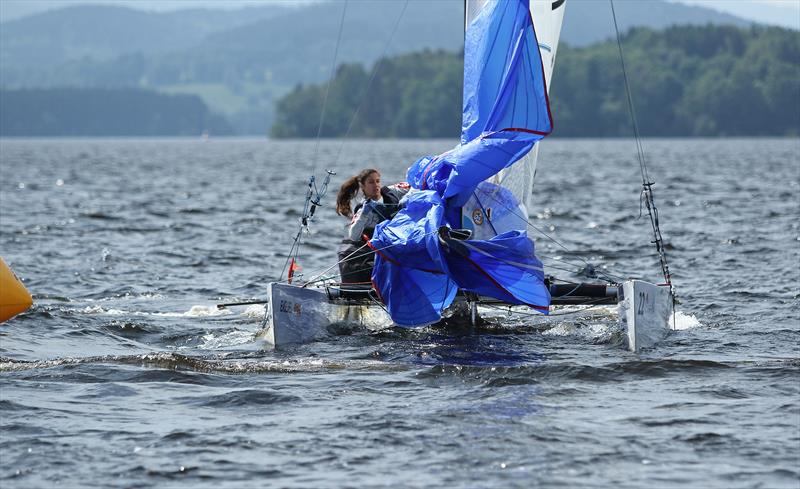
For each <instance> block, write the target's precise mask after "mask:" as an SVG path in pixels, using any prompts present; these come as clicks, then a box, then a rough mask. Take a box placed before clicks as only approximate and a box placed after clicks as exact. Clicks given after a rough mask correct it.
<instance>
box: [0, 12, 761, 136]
mask: <svg viewBox="0 0 800 489" xmlns="http://www.w3.org/2000/svg"><path fill="white" fill-rule="evenodd" d="M344 5H345V4H344V2H341V1H332V2H327V3H321V4H312V5H291V6H290V5H289V4H282V5H275V4H270V5H269V6H264V7H258V8H249V9H242V10H181V11H174V12H168V13H153V12H143V11H138V10H132V9H128V8H122V7H108V6H75V7H70V8H64V9H61V10H54V11H49V12H45V13H42V14H38V15H33V16H30V17H26V18H22V19H18V20H15V21H11V22H6V23H3V24H0V84H1V85H2V86H3V87H5V88H30V87H60V86H71V87H140V88H147V89H154V90H158V91H161V92H164V93H169V94H190V95H197V96H199V97H201V98H202V99H203V101H204V102H205V103H206V104H207V105H208V106H209V107H210V109H211V110H213V111H215V112H217V113H220V114H224V115H225V116H226V117H228V119H229V120H230V121H231V123H232V124H233V125H234V127H235V128H236V130H237V131H238V132H240V133H244V134H265V133H266V131H267V129H268V127H269V126H270V124H271V121H272V117H273V112H274V105H275V101H276V100H277V99H278V98H279V97H281V96H283V95H284V94H286V93H287V92H288V91H289V90H291V89H292V88H293V87H294V86H295V85H297V84H298V83H300V84H309V83H318V82H321V81H323V80H325V79H327V78H328V77H329V75H330V70H331V64H332V62H333V60H334V52H335V50H336V40H337V36H338V33H339V22H340V18H341V15H342V9H343V7H344ZM404 5H405V4H404V2H400V1H386V0H359V1H351V2H349V3H348V4H347V12H346V16H345V22H344V26H343V30H342V36H341V43H340V45H339V46H338V54H337V57H336V59H337V64H341V63H345V62H349V63H360V64H363V65H367V66H368V65H370V64H371V63H373V62H374V61H375V60H376V59H378V58H379V57H381V56H382V55H383V54H388V55H397V54H403V53H410V52H416V51H420V50H423V49H431V50H438V49H444V50H447V51H452V52H458V51H460V50H461V48H462V44H463V25H462V22H463V13H462V12H463V6H462V5H463V3H462V0H425V1H418V0H411V1H410V2H408V4H407V7H406V9H405V10H404V11H403V8H404ZM616 5H617V15H618V19H619V22H620V27H621V28H622V29H627V28H628V27H630V26H650V27H654V28H661V27H664V26H666V25H671V24H681V23H695V24H697V23H699V24H705V23H709V22H710V23H718V24H720V23H721V24H738V25H742V24H746V22H745V21H743V20H741V19H738V18H736V17H733V16H730V15H726V14H721V13H718V12H715V11H713V10H709V9H703V8H698V7H690V6H686V5H683V4H673V3H668V2H665V1H662V0H616ZM401 12H402V17H400V14H401ZM398 19H400V22H399V23H398ZM395 27H396V31H395ZM392 33H394V36H393V37H392V41H391V43H390V44H389V47H388V51H386V53H384V49H385V46H386V43H387V41H388V40H389V38H390V36H391V35H392ZM612 33H613V24H612V21H611V16H610V9H609V4H608V2H607V1H605V0H569V2H568V6H567V13H566V17H565V23H564V28H563V35H562V42H564V43H566V44H571V45H575V46H582V45H586V44H587V43H591V42H594V41H597V40H600V39H605V38H608V37H610V36H611V35H612Z"/></svg>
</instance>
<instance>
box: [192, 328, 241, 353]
mask: <svg viewBox="0 0 800 489" xmlns="http://www.w3.org/2000/svg"><path fill="white" fill-rule="evenodd" d="M253 338H254V337H253V333H252V332H250V331H238V330H237V331H230V332H228V333H223V334H220V335H216V334H214V333H208V334H205V335H203V342H202V343H200V344H199V345H198V348H202V349H204V350H217V349H220V348H226V347H230V346H237V345H244V344H247V343H251V342H252V341H253Z"/></svg>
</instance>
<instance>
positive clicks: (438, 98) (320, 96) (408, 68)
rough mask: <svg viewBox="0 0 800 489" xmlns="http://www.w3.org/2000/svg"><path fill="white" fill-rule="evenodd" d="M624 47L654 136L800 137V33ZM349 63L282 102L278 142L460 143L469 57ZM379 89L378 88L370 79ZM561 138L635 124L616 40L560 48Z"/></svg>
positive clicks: (626, 129) (664, 35) (623, 130)
mask: <svg viewBox="0 0 800 489" xmlns="http://www.w3.org/2000/svg"><path fill="white" fill-rule="evenodd" d="M622 48H623V51H624V54H625V63H626V68H627V71H628V77H629V79H630V82H631V85H632V95H633V100H634V104H635V108H636V114H637V119H638V122H639V125H640V129H641V132H642V134H643V135H645V136H675V137H679V136H767V135H775V136H778V135H800V33H798V32H797V31H792V30H787V29H782V28H777V27H755V26H754V27H751V28H738V27H733V26H714V25H707V26H674V27H670V28H667V29H664V30H659V31H656V30H652V29H648V28H634V29H632V30H630V31H629V32H628V33H626V34H625V35H624V36H623V38H622ZM373 70H374V75H373V71H372V70H367V69H366V68H365V67H364V66H362V65H360V64H344V65H342V66H340V67H339V69H338V70H337V71H336V73H335V76H334V78H333V79H332V80H331V81H330V86H329V87H328V84H320V85H308V86H303V85H298V86H296V87H295V88H294V89H293V90H292V91H291V92H290V93H289V94H287V95H286V96H284V97H283V98H282V99H280V100H279V101H278V103H277V107H276V109H277V114H276V121H275V123H274V125H273V126H272V129H271V135H272V136H274V137H315V136H316V135H317V130H318V124H319V120H320V114H321V111H322V103H323V100H324V99H325V97H326V92H327V107H326V110H325V119H324V123H323V125H322V128H321V135H322V136H323V137H343V136H354V137H387V138H391V137H454V136H457V135H458V134H459V132H460V127H461V96H462V87H463V74H462V71H463V53H449V52H445V51H423V52H419V53H414V54H408V55H401V56H395V57H390V58H385V59H381V60H379V61H378V62H377V64H376V66H375V67H373ZM371 78H372V80H371V81H370V79H371ZM550 100H551V108H552V111H553V117H554V120H555V130H554V133H553V134H554V135H556V136H567V137H573V136H583V137H617V136H629V135H630V134H631V120H630V115H629V113H628V106H627V101H626V95H625V88H624V80H623V74H622V70H621V68H620V59H619V51H618V47H617V44H616V42H615V41H606V42H601V43H596V44H593V45H591V46H588V47H583V48H572V47H570V46H567V45H563V44H562V46H561V47H560V48H559V52H558V59H557V61H556V67H555V72H554V75H553V82H552V87H551V90H550Z"/></svg>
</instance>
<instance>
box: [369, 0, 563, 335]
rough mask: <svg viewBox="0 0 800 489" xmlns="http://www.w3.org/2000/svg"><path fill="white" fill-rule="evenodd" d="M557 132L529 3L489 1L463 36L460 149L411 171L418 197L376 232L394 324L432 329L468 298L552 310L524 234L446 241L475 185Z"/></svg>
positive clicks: (383, 289)
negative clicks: (462, 296) (460, 298)
mask: <svg viewBox="0 0 800 489" xmlns="http://www.w3.org/2000/svg"><path fill="white" fill-rule="evenodd" d="M551 131H552V118H551V115H550V108H549V102H548V99H547V89H546V86H545V79H544V72H543V70H542V60H541V57H540V54H539V47H538V43H537V41H536V35H535V33H534V29H533V24H532V21H531V17H530V8H529V4H528V0H490V1H489V2H487V4H486V5H485V6H484V7H483V8H482V9H481V11H480V12H479V13H478V15H477V17H476V18H475V19H474V20H473V21H472V22H471V24H470V25H469V27H468V28H467V31H466V34H465V46H464V102H463V116H462V134H461V144H459V145H458V146H456V147H455V148H454V149H452V150H450V151H448V152H446V153H443V154H441V155H438V156H436V157H430V156H427V157H423V158H421V159H420V160H418V161H417V162H416V163H415V164H414V165H413V166H412V167H411V168H410V169H409V171H408V176H407V178H408V182H409V183H410V184H411V185H412V187H414V188H415V189H419V190H420V191H418V192H416V193H413V194H410V195H409V196H408V197H407V198H406V205H405V208H403V209H401V211H400V212H399V213H398V214H397V215H396V216H395V217H394V218H393V219H392V220H391V221H385V222H383V223H381V224H380V225H378V226H377V227H376V229H375V234H374V238H373V239H372V241H371V242H370V246H371V247H372V248H373V249H375V250H377V253H376V260H375V267H374V269H373V275H372V279H373V285H374V286H375V288H376V290H377V291H378V293H379V294H380V296H381V298H382V300H383V301H384V303H385V304H386V305H387V307H388V310H389V313H390V314H391V316H392V319H393V321H394V322H395V323H397V324H399V325H405V326H416V325H423V324H429V323H432V322H435V321H437V320H438V319H440V318H441V312H442V311H443V310H444V308H445V307H447V306H449V305H450V304H451V303H452V301H453V299H454V298H455V294H456V289H463V290H467V291H472V292H475V293H478V294H480V295H487V296H490V297H495V298H498V299H501V300H504V301H506V302H510V303H514V304H525V305H529V306H532V307H534V308H536V309H537V310H540V311H542V312H546V310H547V307H548V306H549V303H550V295H549V291H548V290H547V287H546V286H545V285H544V273H543V271H542V264H541V262H540V261H539V260H538V259H537V258H536V256H535V254H534V246H533V242H532V241H531V240H530V239H529V238H528V237H527V234H526V230H525V229H520V230H518V231H514V232H508V233H503V234H500V235H498V236H495V237H494V238H492V239H490V240H467V241H463V242H457V241H454V240H452V239H448V238H447V235H446V233H445V234H444V235H442V237H440V235H439V228H441V227H443V226H450V227H454V228H456V227H460V223H461V216H460V214H461V206H463V205H464V204H465V203H466V202H467V200H468V199H469V197H470V196H471V195H472V194H473V192H474V191H475V189H476V188H477V186H478V184H480V183H481V182H482V181H484V180H486V179H487V178H490V177H492V176H493V175H495V174H497V173H498V172H499V171H500V170H502V169H504V168H506V167H508V166H510V165H512V164H513V163H514V162H516V161H517V160H519V159H520V158H522V157H523V156H525V154H527V153H528V152H529V151H530V150H531V149H532V148H533V146H534V144H536V142H537V141H538V140H540V139H542V138H543V137H544V136H546V135H547V134H549V133H550V132H551Z"/></svg>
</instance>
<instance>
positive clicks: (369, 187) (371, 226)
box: [336, 168, 410, 284]
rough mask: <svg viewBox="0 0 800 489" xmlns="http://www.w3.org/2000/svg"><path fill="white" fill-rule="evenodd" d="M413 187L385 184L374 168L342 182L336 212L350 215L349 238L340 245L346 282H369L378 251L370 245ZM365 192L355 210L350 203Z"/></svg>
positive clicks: (341, 262)
mask: <svg viewBox="0 0 800 489" xmlns="http://www.w3.org/2000/svg"><path fill="white" fill-rule="evenodd" d="M409 189H410V187H409V185H408V184H407V183H405V182H401V183H397V184H394V185H391V186H386V187H383V186H381V174H380V172H379V171H378V170H376V169H374V168H367V169H365V170H362V171H361V172H360V173H359V174H358V175H354V176H352V177H350V178H348V179H347V180H345V182H344V183H343V184H342V186H341V188H340V189H339V194H338V195H337V196H336V213H337V214H339V215H340V216H344V217H349V218H350V224H349V225H348V226H347V232H346V235H345V238H344V239H343V240H342V246H341V247H340V248H339V272H340V274H341V276H342V283H348V284H369V283H370V280H371V276H372V266H373V264H374V263H375V253H374V252H373V251H372V250H371V249H370V248H369V247H367V246H366V244H367V240H369V239H370V238H372V233H373V232H374V231H375V226H377V225H378V224H379V223H381V222H383V221H385V220H387V219H391V218H392V217H394V215H395V214H397V211H398V210H399V209H400V200H401V199H402V198H403V197H404V196H405V195H406V194H407V193H408V191H409ZM359 191H360V192H361V194H362V196H363V199H362V201H361V202H360V203H359V204H358V205H356V207H355V209H354V210H351V209H350V205H351V203H352V201H353V199H354V198H356V197H357V196H358V193H359Z"/></svg>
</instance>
